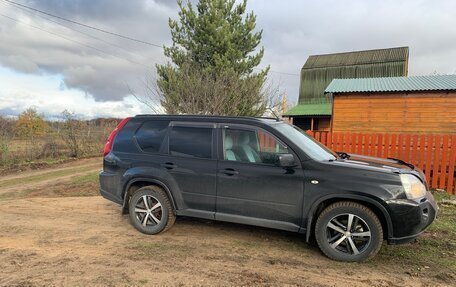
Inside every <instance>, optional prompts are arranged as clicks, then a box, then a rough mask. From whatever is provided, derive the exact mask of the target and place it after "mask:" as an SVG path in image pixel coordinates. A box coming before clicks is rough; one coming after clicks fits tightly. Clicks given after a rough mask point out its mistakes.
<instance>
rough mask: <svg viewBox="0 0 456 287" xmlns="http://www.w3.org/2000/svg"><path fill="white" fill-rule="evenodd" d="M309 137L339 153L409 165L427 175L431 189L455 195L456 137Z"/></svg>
mask: <svg viewBox="0 0 456 287" xmlns="http://www.w3.org/2000/svg"><path fill="white" fill-rule="evenodd" d="M307 134H309V135H311V136H313V137H314V138H315V139H316V140H318V141H320V142H321V143H323V144H324V145H326V146H327V147H329V148H330V149H332V150H334V151H337V152H346V153H352V154H360V155H368V156H376V157H383V158H387V157H392V158H398V159H401V160H404V161H406V162H409V163H411V164H413V165H415V166H416V167H418V168H420V169H422V170H423V171H424V173H425V175H426V179H427V182H428V185H429V187H431V188H443V189H446V190H447V192H448V193H452V194H456V186H455V165H456V135H439V134H419V135H418V134H364V133H350V132H344V133H338V132H337V133H330V132H312V131H307Z"/></svg>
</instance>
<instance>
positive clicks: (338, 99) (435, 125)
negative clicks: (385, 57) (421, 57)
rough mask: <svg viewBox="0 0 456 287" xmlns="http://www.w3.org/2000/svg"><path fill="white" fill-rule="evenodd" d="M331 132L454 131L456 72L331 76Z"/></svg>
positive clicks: (328, 92) (329, 88) (455, 121)
mask: <svg viewBox="0 0 456 287" xmlns="http://www.w3.org/2000/svg"><path fill="white" fill-rule="evenodd" d="M325 93H326V94H327V95H332V97H333V111H332V127H331V130H332V131H333V132H372V133H385V132H392V133H442V134H456V75H433V76H413V77H389V78H362V79H334V80H333V81H332V82H331V83H330V84H329V86H328V87H327V88H326V90H325Z"/></svg>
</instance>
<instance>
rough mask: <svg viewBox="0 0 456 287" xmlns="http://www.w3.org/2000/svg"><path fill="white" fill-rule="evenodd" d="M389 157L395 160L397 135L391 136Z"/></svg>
mask: <svg viewBox="0 0 456 287" xmlns="http://www.w3.org/2000/svg"><path fill="white" fill-rule="evenodd" d="M390 157H393V158H397V135H396V134H393V135H392V136H391V152H390Z"/></svg>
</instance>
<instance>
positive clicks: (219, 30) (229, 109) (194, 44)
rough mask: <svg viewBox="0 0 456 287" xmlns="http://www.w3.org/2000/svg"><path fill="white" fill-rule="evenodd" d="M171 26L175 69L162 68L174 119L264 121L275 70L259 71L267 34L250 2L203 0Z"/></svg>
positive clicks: (183, 8)
mask: <svg viewBox="0 0 456 287" xmlns="http://www.w3.org/2000/svg"><path fill="white" fill-rule="evenodd" d="M178 5H179V8H180V12H179V20H178V21H176V20H172V19H170V20H169V27H170V29H171V36H172V40H173V45H172V46H171V47H165V48H164V53H165V56H167V57H169V58H170V60H171V62H172V63H168V64H166V65H157V72H158V80H157V86H158V89H159V92H160V94H161V104H162V106H163V107H164V108H165V110H166V111H167V112H168V113H174V114H181V113H183V114H219V115H242V116H260V115H262V114H263V113H264V111H265V109H266V102H267V95H266V94H265V93H264V91H263V87H264V83H265V81H266V76H267V73H268V71H269V67H267V68H266V69H264V70H261V71H255V70H254V69H255V68H256V67H257V66H258V65H259V64H260V62H261V59H262V58H263V54H264V49H263V48H262V47H261V48H260V49H257V47H258V45H259V44H260V41H261V36H262V31H257V32H255V27H256V16H255V15H254V14H253V12H251V13H247V14H246V5H247V1H246V0H244V1H243V2H242V3H240V4H236V3H235V1H234V0H228V1H226V0H199V2H198V3H197V4H196V7H194V6H193V5H192V4H191V3H190V2H188V3H187V4H183V3H182V1H181V0H179V1H178Z"/></svg>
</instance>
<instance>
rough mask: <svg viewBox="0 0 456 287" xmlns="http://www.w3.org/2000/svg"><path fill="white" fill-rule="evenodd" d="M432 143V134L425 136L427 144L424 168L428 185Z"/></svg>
mask: <svg viewBox="0 0 456 287" xmlns="http://www.w3.org/2000/svg"><path fill="white" fill-rule="evenodd" d="M433 145H434V136H433V135H428V136H427V145H426V168H425V175H426V181H427V182H428V185H429V186H430V185H431V160H432V147H433Z"/></svg>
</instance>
